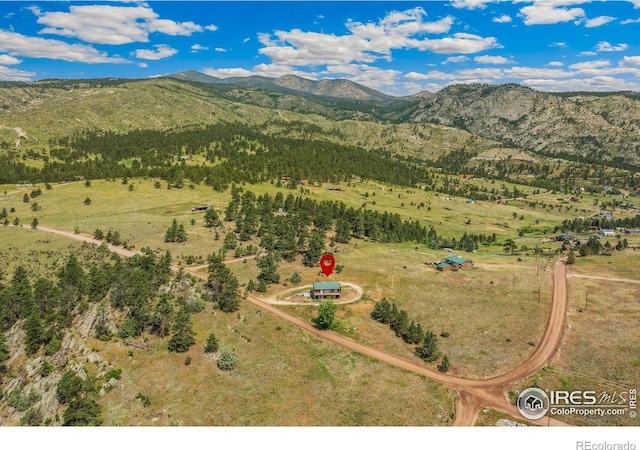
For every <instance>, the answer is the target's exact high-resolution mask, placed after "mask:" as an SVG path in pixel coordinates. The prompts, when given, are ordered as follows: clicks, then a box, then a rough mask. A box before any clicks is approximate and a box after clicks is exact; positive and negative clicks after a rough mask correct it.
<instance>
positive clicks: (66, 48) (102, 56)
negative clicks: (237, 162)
mask: <svg viewBox="0 0 640 450" xmlns="http://www.w3.org/2000/svg"><path fill="white" fill-rule="evenodd" d="M0 52H7V53H9V54H10V55H15V56H24V57H27V58H47V59H58V60H62V61H70V62H85V63H91V64H93V63H125V62H127V60H125V59H123V58H121V57H119V56H112V57H111V56H108V55H107V54H106V53H104V52H99V51H98V50H96V49H95V48H93V47H91V46H87V45H82V44H68V43H66V42H63V41H60V40H56V39H44V38H38V37H28V36H24V35H22V34H19V33H14V32H11V31H5V30H0Z"/></svg>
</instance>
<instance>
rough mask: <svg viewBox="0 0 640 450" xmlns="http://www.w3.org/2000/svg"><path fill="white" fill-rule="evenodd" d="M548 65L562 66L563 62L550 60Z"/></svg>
mask: <svg viewBox="0 0 640 450" xmlns="http://www.w3.org/2000/svg"><path fill="white" fill-rule="evenodd" d="M548 65H549V66H551V67H562V66H564V64H563V63H561V62H560V61H551V62H550V63H549V64H548Z"/></svg>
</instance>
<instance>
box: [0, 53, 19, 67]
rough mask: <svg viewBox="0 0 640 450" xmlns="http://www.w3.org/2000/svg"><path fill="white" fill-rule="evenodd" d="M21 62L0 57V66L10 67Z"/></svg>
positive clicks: (8, 57)
mask: <svg viewBox="0 0 640 450" xmlns="http://www.w3.org/2000/svg"><path fill="white" fill-rule="evenodd" d="M21 62H22V61H21V60H19V59H18V58H14V57H13V56H9V55H0V65H1V66H11V65H13V64H20V63H21Z"/></svg>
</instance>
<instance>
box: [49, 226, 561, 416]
mask: <svg viewBox="0 0 640 450" xmlns="http://www.w3.org/2000/svg"><path fill="white" fill-rule="evenodd" d="M38 229H39V230H41V231H48V232H50V233H55V234H60V235H63V236H67V237H69V238H72V239H76V240H79V241H83V242H90V243H96V244H100V243H101V241H98V240H96V239H93V238H91V237H87V236H83V235H81V234H74V233H72V232H68V231H63V230H57V229H53V228H48V227H39V228H38ZM110 249H111V250H112V251H114V252H117V253H118V254H120V255H123V256H132V255H134V254H136V252H131V251H129V250H126V249H123V248H121V247H112V246H110ZM185 271H187V272H189V273H191V274H192V275H194V276H196V277H198V278H201V279H207V274H203V273H199V272H198V271H197V270H194V269H192V268H187V269H185ZM566 272H567V268H566V257H565V258H561V259H558V260H556V262H555V265H554V267H553V296H552V301H551V308H550V311H549V319H548V321H547V326H546V328H545V331H544V334H543V335H542V338H541V340H540V343H539V344H538V346H537V347H536V348H535V350H534V351H533V352H532V353H531V355H529V357H528V358H527V359H526V360H525V361H523V362H522V363H521V364H519V365H518V366H516V367H515V368H513V369H512V370H510V371H509V372H507V373H504V374H501V375H498V376H495V377H491V378H485V379H475V380H474V379H465V378H457V377H453V376H450V375H446V374H443V373H440V372H438V371H437V370H433V369H431V368H429V367H426V366H424V365H421V364H417V363H415V362H413V361H409V360H407V359H404V358H401V357H399V356H397V355H393V354H391V353H387V352H384V351H382V350H378V349H376V348H373V347H369V346H367V345H364V344H362V343H360V342H357V341H354V340H352V339H349V338H347V337H345V336H342V335H339V334H337V333H334V332H332V331H323V330H319V329H318V328H316V327H315V326H313V325H312V324H311V323H309V322H306V321H304V320H302V319H300V318H298V317H295V316H292V315H290V314H287V313H285V312H283V311H281V310H279V309H277V308H276V307H275V306H274V305H272V304H270V303H269V299H266V300H265V299H261V298H258V297H256V296H254V295H249V296H248V297H247V299H248V300H249V301H250V302H252V303H253V304H255V305H257V306H260V307H261V308H263V309H266V310H267V311H269V312H271V313H273V314H275V315H276V316H278V317H280V318H282V319H283V320H286V321H288V322H289V323H291V324H293V325H296V326H297V327H299V328H302V329H303V330H305V331H307V332H309V333H311V334H314V335H316V336H319V337H321V338H322V339H325V340H327V341H329V342H333V343H335V344H338V345H341V346H343V347H346V348H348V349H350V350H353V351H356V352H359V353H362V354H364V355H367V356H371V357H373V358H376V359H379V360H381V361H384V362H386V363H388V364H392V365H394V366H397V367H400V368H403V369H406V370H409V371H412V372H414V373H417V374H420V375H424V376H426V377H429V378H431V379H432V380H434V381H437V382H439V383H442V384H443V385H445V386H448V387H450V388H452V389H455V390H456V391H457V392H458V397H459V399H458V402H457V404H456V418H455V420H454V422H453V425H459V426H470V425H473V424H474V423H475V421H476V418H477V416H478V413H479V412H480V410H481V409H482V408H484V407H491V408H495V409H497V410H500V411H503V412H506V413H508V414H510V415H512V416H513V417H515V418H519V417H520V414H519V413H518V411H517V409H516V408H515V406H513V405H512V404H511V402H510V401H509V399H508V396H507V392H508V389H509V387H510V385H511V384H512V383H515V382H517V381H519V380H521V379H523V378H526V377H528V376H530V375H533V374H535V373H536V372H538V371H539V370H540V369H542V368H543V367H544V366H545V365H546V364H547V362H548V361H549V360H550V359H551V358H552V357H553V355H554V354H555V353H556V350H557V348H558V346H559V345H560V341H561V339H562V334H563V332H564V328H565V319H566V314H567V303H568V299H567V273H566ZM535 423H537V424H540V425H564V424H563V423H562V422H560V421H557V420H554V419H550V418H546V417H545V418H542V419H540V420H538V421H535Z"/></svg>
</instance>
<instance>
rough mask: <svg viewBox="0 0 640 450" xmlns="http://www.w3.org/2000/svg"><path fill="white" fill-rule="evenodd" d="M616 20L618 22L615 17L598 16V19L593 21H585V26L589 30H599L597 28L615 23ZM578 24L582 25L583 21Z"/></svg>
mask: <svg viewBox="0 0 640 450" xmlns="http://www.w3.org/2000/svg"><path fill="white" fill-rule="evenodd" d="M614 20H616V18H615V17H611V16H598V17H594V18H593V19H586V20H584V26H585V27H587V28H597V27H601V26H602V25H606V24H608V23H609V22H613V21H614ZM578 23H582V21H578Z"/></svg>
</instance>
